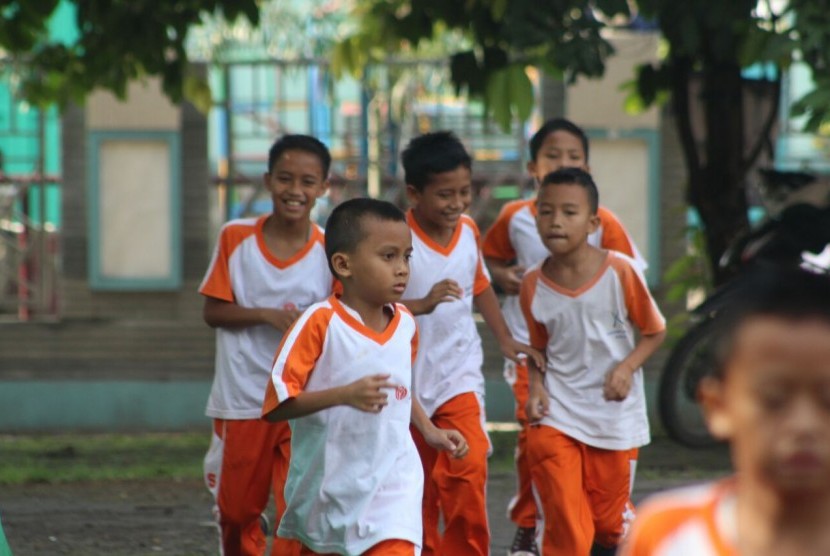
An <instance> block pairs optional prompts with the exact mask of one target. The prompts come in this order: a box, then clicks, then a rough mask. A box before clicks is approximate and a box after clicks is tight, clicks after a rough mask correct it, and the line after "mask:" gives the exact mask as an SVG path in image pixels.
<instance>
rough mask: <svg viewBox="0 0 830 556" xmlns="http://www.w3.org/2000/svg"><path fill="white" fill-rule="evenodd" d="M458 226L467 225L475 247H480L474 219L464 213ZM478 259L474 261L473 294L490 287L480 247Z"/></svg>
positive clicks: (479, 233) (478, 233)
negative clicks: (473, 238) (471, 232)
mask: <svg viewBox="0 0 830 556" xmlns="http://www.w3.org/2000/svg"><path fill="white" fill-rule="evenodd" d="M459 226H469V227H470V229H471V230H472V231H473V236H474V237H475V239H476V247H480V245H481V232H480V231H479V230H478V225H476V221H475V220H473V219H472V218H470V217H469V216H467V215H466V214H465V215H463V216H462V217H461V221H460V222H459ZM477 255H478V257H477V259H478V261H477V263H476V276H475V280H474V281H473V295H474V296H476V295H478V294H480V293H481V292H483V291H484V290H486V289H487V288H489V287H490V277H489V276H488V275H487V272H486V271H485V270H484V260H483V259H482V256H481V249H480V248H479V249H478V253H477Z"/></svg>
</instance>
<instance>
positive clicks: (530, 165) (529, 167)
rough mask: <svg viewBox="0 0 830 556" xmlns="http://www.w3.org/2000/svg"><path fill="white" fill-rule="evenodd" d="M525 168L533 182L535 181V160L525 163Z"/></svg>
mask: <svg viewBox="0 0 830 556" xmlns="http://www.w3.org/2000/svg"><path fill="white" fill-rule="evenodd" d="M525 168H527V173H528V174H530V177H532V178H533V179H534V180H535V179H536V161H535V160H528V161H527V166H525Z"/></svg>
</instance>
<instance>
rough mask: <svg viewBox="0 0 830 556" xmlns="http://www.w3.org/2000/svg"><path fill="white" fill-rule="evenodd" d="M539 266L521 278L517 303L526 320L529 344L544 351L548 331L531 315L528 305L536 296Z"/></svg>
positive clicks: (540, 271)
mask: <svg viewBox="0 0 830 556" xmlns="http://www.w3.org/2000/svg"><path fill="white" fill-rule="evenodd" d="M541 273H542V270H541V268H538V267H537V268H535V269H533V270H531V271H530V272H528V273H527V274H526V275H525V276H524V278H522V285H521V288H520V289H519V305H520V306H521V308H522V313H523V314H524V316H525V320H526V321H527V329H528V332H530V345H531V346H532V347H534V348H536V349H538V350H540V351H542V352H543V353H544V350H545V349H546V348H547V346H548V331H547V329H546V328H545V325H544V324H542V323H541V322H538V321H537V320H536V319H535V318H534V317H533V312H532V311H531V310H530V306H531V304H532V303H533V298H534V297H535V296H536V285H537V284H538V283H539V277H540V276H541Z"/></svg>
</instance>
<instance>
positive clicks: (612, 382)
mask: <svg viewBox="0 0 830 556" xmlns="http://www.w3.org/2000/svg"><path fill="white" fill-rule="evenodd" d="M633 374H634V371H632V370H631V368H630V367H629V366H628V365H626V364H625V363H621V364H619V365H617V366H616V367H614V369H613V370H612V371H611V372H610V373H608V374H607V375H605V383H604V384H603V385H602V395H603V397H604V398H605V399H606V400H608V401H609V402H621V401H623V400H624V399H625V398H627V397H628V393H629V392H630V391H631V381H632V375H633Z"/></svg>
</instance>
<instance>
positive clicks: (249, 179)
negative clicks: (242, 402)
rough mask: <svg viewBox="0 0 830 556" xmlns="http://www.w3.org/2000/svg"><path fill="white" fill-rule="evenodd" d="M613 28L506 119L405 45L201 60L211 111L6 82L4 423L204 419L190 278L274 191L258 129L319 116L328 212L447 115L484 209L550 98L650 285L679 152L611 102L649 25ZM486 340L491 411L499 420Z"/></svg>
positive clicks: (205, 340) (377, 188) (384, 175)
mask: <svg viewBox="0 0 830 556" xmlns="http://www.w3.org/2000/svg"><path fill="white" fill-rule="evenodd" d="M611 39H612V42H613V43H614V45H615V47H616V48H617V55H616V56H614V57H613V58H611V59H610V60H609V64H608V68H607V72H606V75H605V77H604V78H603V79H601V80H597V81H588V80H580V81H578V82H577V83H575V84H573V85H570V86H567V87H565V86H563V85H562V84H561V83H560V82H556V81H553V80H551V79H549V78H544V77H541V76H539V75H536V74H533V75H532V77H533V78H534V80H535V82H536V86H537V91H536V92H537V104H538V107H537V112H536V114H535V115H534V118H533V121H531V122H529V123H528V124H527V125H525V126H521V125H518V124H516V125H515V126H514V129H512V130H511V131H510V132H508V133H504V132H501V131H500V130H498V129H497V128H496V126H495V125H494V124H492V123H489V122H487V121H485V120H484V119H483V118H482V117H481V111H482V107H481V106H480V105H478V104H476V103H472V102H468V101H467V100H466V99H463V98H457V97H455V96H454V94H453V91H452V87H451V85H450V84H449V80H448V79H447V78H446V76H447V67H446V64H445V63H444V62H442V61H423V62H419V63H413V62H406V64H408V67H407V68H406V70H407V72H405V74H406V75H408V76H409V77H408V79H409V81H408V82H402V81H400V80H398V81H393V80H392V78H391V77H390V75H391V73H392V72H390V71H389V68H388V67H379V68H376V69H375V70H374V73H373V74H372V75H373V82H372V84H371V85H372V86H371V87H370V84H369V83H367V82H358V81H355V80H350V79H345V80H343V81H339V82H337V83H333V82H332V81H331V79H332V78H331V76H330V74H329V73H328V71H327V67H326V64H325V62H324V61H320V60H303V61H292V62H286V61H274V60H254V61H250V60H249V61H245V62H237V63H233V64H225V65H207V66H205V68H204V71H205V72H206V75H207V76H208V78H209V80H210V82H211V85H212V90H213V91H214V95H215V99H214V106H213V109H212V110H211V111H210V112H209V113H207V114H204V113H202V112H200V111H199V110H197V109H196V108H195V107H194V106H192V105H190V104H188V103H183V104H181V105H173V104H171V103H170V102H169V101H168V100H167V99H166V98H165V97H164V96H163V95H162V94H161V92H160V90H159V87H158V83H157V82H156V81H155V80H152V79H150V80H147V81H146V82H143V83H135V84H133V85H132V86H131V87H130V90H129V94H128V98H127V100H126V101H119V100H117V99H116V98H114V97H113V96H112V95H110V94H109V93H105V92H96V93H94V94H93V95H91V96H90V97H89V98H88V100H87V102H86V103H85V104H84V105H83V106H72V107H70V108H69V109H67V110H66V111H65V112H64V113H63V114H61V115H60V116H58V114H57V113H55V112H47V113H44V114H39V113H37V111H34V110H29V111H28V112H26V109H25V106H24V105H23V104H22V103H20V102H19V101H17V100H15V99H14V98H13V95H11V94H7V102H6V100H4V97H2V96H0V102H3V106H0V110H5V111H6V116H7V117H6V118H5V119H3V118H2V116H3V115H2V114H0V123H2V122H11V121H12V120H14V118H18V120H15V121H19V114H21V113H23V112H25V113H27V114H29V113H31V115H32V117H33V118H34V119H35V124H32V125H33V126H34V128H35V129H34V131H32V132H31V134H32V136H33V137H35V139H33V141H34V142H33V143H32V145H34V146H32V147H30V151H31V153H33V154H32V156H30V157H29V158H30V160H29V162H20V164H19V166H15V167H14V168H12V166H10V165H9V162H8V161H9V160H10V158H8V157H10V156H11V154H10V152H11V151H7V149H8V148H9V147H8V146H7V143H0V149H2V150H3V151H4V153H6V156H7V166H6V167H5V168H4V171H5V174H4V175H3V177H2V178H0V193H2V195H5V197H3V196H2V195H0V203H2V204H0V286H2V289H0V432H22V431H44V430H180V429H186V428H194V427H207V426H208V423H209V421H208V419H207V418H206V417H204V405H205V402H206V400H207V394H208V391H209V388H210V383H211V380H212V376H213V355H214V343H213V342H214V334H213V330H211V329H210V328H209V327H208V326H207V325H205V324H204V322H203V321H202V317H201V310H202V298H201V296H200V295H199V294H198V293H197V289H198V286H199V283H200V281H201V279H202V276H203V274H204V272H205V269H206V267H207V264H208V261H209V257H210V253H211V249H212V246H213V243H214V241H215V238H216V233H217V231H218V228H219V226H220V225H221V223H222V222H223V221H225V220H226V219H228V218H232V217H236V216H240V215H247V214H256V213H261V212H265V211H268V210H269V209H270V204H269V202H268V199H267V196H264V195H263V194H262V188H261V185H260V183H261V175H262V173H263V172H264V171H265V169H266V168H265V166H266V154H267V149H268V146H269V145H270V143H271V141H273V139H274V138H275V137H276V136H278V135H279V134H282V133H286V132H294V133H312V134H315V135H317V136H318V137H320V138H321V139H322V140H323V141H325V142H326V143H327V144H328V145H329V147H330V148H331V150H332V153H333V155H334V159H335V160H334V165H333V169H332V172H333V182H332V183H333V186H332V190H331V192H330V194H329V197H328V199H325V200H323V202H322V203H321V206H320V207H319V210H318V213H317V214H316V218H318V220H319V221H321V222H323V221H324V219H325V216H326V214H327V212H328V210H330V208H331V207H332V206H333V205H334V204H336V203H337V202H338V201H339V200H342V199H344V198H347V197H350V196H354V195H358V194H365V193H369V194H372V195H374V196H383V197H385V198H388V199H391V200H400V199H401V196H400V193H401V189H400V169H399V167H398V162H397V153H398V150H399V146H400V145H402V144H405V143H406V142H407V141H408V140H409V138H410V137H412V136H413V135H416V134H418V133H421V132H424V131H427V130H434V129H443V128H449V129H453V130H454V131H456V132H457V133H458V135H459V136H460V137H461V138H462V139H463V140H464V141H465V142H466V143H467V145H468V147H469V149H470V150H471V152H472V153H473V155H474V157H475V163H474V181H475V185H476V189H477V191H478V193H479V195H478V197H477V200H476V202H475V203H474V205H473V207H472V209H471V212H472V214H473V216H475V217H476V218H477V220H479V222H480V224H481V226H482V228H485V227H486V226H487V225H488V224H489V221H490V220H492V218H493V217H494V216H495V213H496V212H497V210H498V208H499V207H500V205H501V204H502V203H503V202H505V201H506V200H509V199H511V198H517V197H519V196H521V195H523V194H526V193H527V192H528V183H527V178H526V176H525V171H524V165H525V162H526V160H527V156H528V155H527V154H526V150H527V139H528V138H529V136H530V134H531V133H532V130H533V129H534V128H535V127H536V126H538V125H539V124H540V123H541V121H543V120H544V119H545V118H548V117H554V116H560V115H564V116H566V117H568V118H570V119H572V120H574V121H575V122H577V123H578V124H579V125H581V126H583V127H584V128H585V129H586V130H587V131H588V133H589V135H590V137H591V155H590V164H591V168H592V171H593V173H594V174H595V176H596V179H597V183H598V184H599V187H600V191H601V198H602V203H603V204H604V205H606V206H607V207H609V208H611V209H612V210H613V211H614V212H616V213H617V214H618V215H619V216H620V218H621V220H622V221H623V222H624V223H625V225H626V226H627V227H628V229H629V231H630V232H631V234H632V236H633V237H634V239H635V241H636V242H637V244H638V246H639V248H640V250H641V251H642V252H643V254H644V255H645V256H646V257H647V259H648V261H649V264H650V268H649V271H648V279H649V282H650V283H651V285H652V286H653V287H654V288H655V289H656V291H657V292H658V299H659V297H660V296H659V293H660V292H661V287H662V284H661V276H662V274H663V271H664V270H665V269H666V268H667V267H668V266H669V265H670V264H671V263H672V262H673V261H674V260H676V259H677V258H678V257H680V256H682V255H683V254H684V253H685V252H686V249H687V242H686V235H685V232H686V212H687V207H686V203H685V201H684V197H683V189H684V185H685V169H684V164H683V158H682V152H681V148H680V145H679V144H678V141H677V137H676V135H675V132H674V122H673V121H672V119H671V117H670V116H669V115H668V111H667V110H666V109H665V108H651V109H649V110H647V111H645V112H642V113H639V114H636V115H631V114H628V113H626V111H625V110H624V104H625V98H624V93H623V92H621V91H620V85H621V84H622V83H624V82H626V81H628V80H630V79H631V78H632V76H633V68H634V67H635V66H636V65H637V64H638V63H641V62H644V61H648V60H652V59H654V58H655V57H656V56H657V49H658V37H657V35H655V34H654V33H651V32H624V33H619V34H616V35H615V36H613V37H611ZM395 73H400V72H395ZM765 100H766V98H765V97H764V96H763V95H762V94H759V96H758V98H756V99H754V102H756V103H757V104H758V106H762V105H763V103H764V101H765ZM18 128H20V126H18ZM18 128H14V129H12V128H11V127H10V128H9V129H8V130H4V131H0V141H2V140H4V137H5V136H4V135H2V134H3V133H5V132H6V131H8V132H9V133H10V134H11V135H14V133H13V132H21V133H22V132H23V130H22V128H20V129H18ZM27 133H28V131H27ZM11 135H10V136H11ZM9 141H17V140H16V139H10V140H9ZM14 144H15V145H19V144H20V143H17V142H15V143H14ZM787 152H788V153H790V154H791V153H792V152H794V151H792V149H791V150H790V151H787ZM788 156H789V155H788ZM24 185H25V187H24ZM662 307H663V309H664V312H666V314H667V316H670V315H671V313H672V311H678V310H682V308H678V307H669V306H666V305H665V304H664V305H663V306H662ZM489 344H490V347H488V342H485V346H486V349H487V350H488V351H487V354H486V355H487V360H488V362H489V363H490V364H489V365H488V368H487V369H486V370H485V373H486V376H487V377H488V411H489V417H490V419H492V420H505V421H510V420H512V399H511V395H510V392H509V389H508V387H507V386H506V384H504V382H503V380H501V379H500V378H499V377H500V375H501V357H500V356H499V355H498V354H497V353H495V352H494V351H492V349H493V348H492V343H489ZM495 349H497V348H495ZM658 363H659V362H657V363H654V365H657V364H658Z"/></svg>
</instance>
